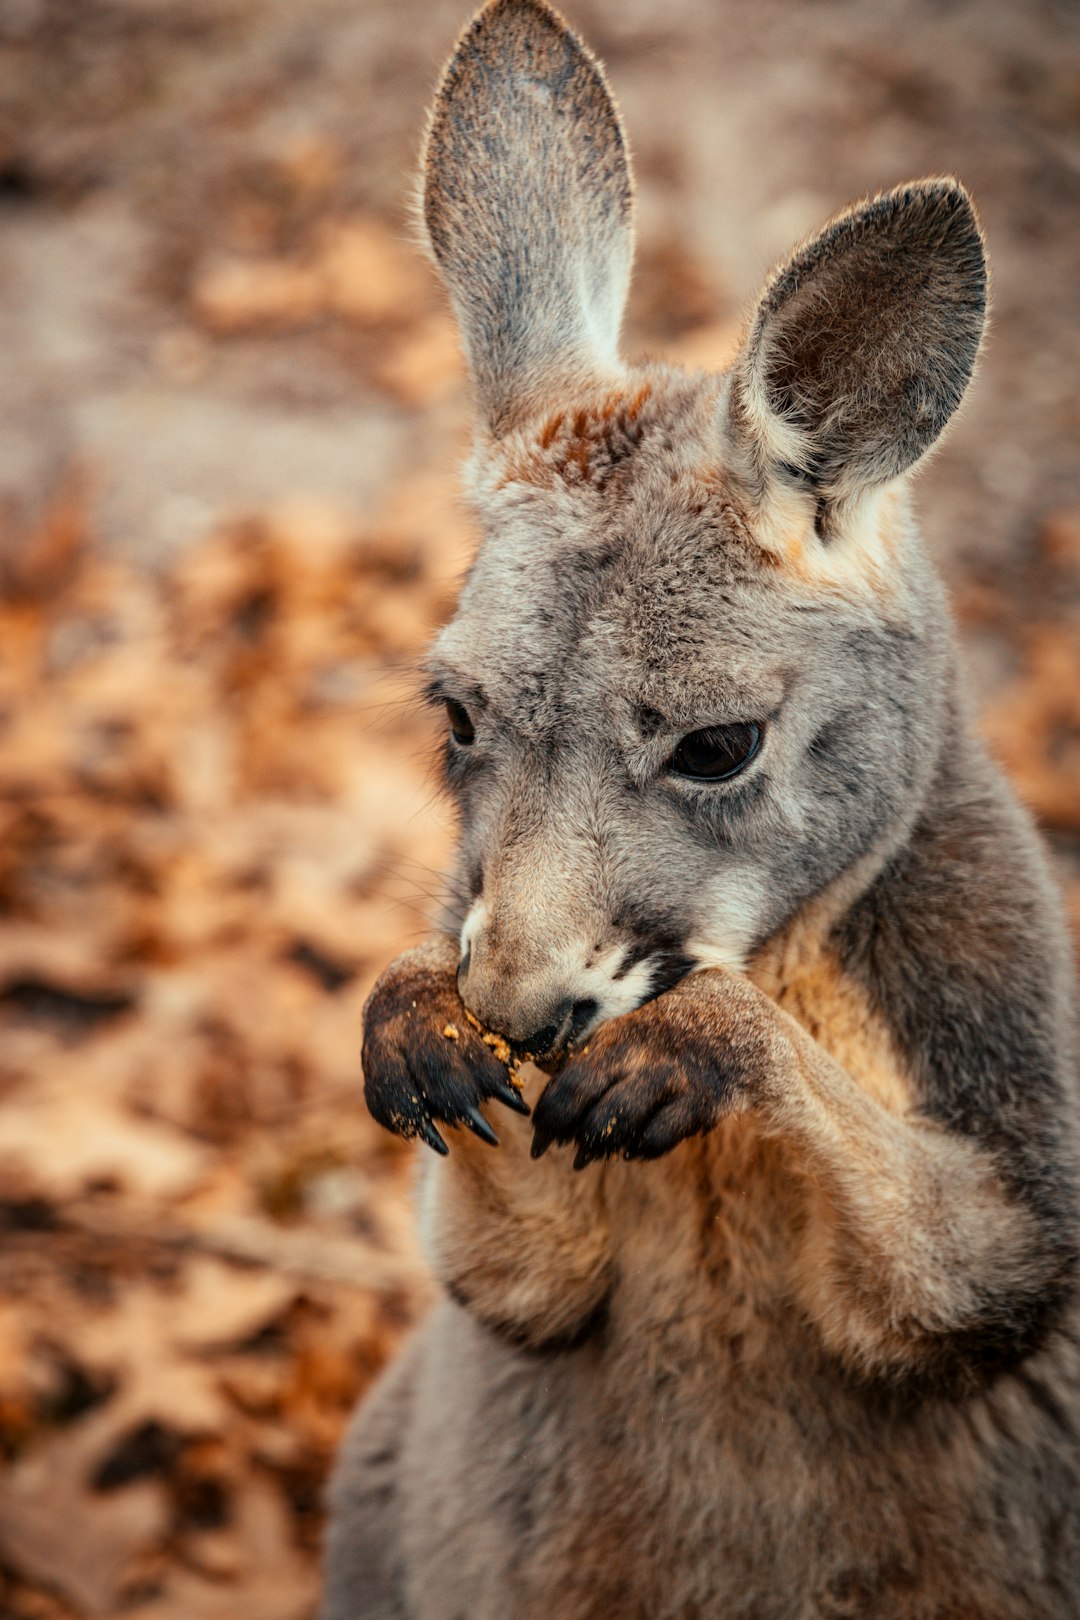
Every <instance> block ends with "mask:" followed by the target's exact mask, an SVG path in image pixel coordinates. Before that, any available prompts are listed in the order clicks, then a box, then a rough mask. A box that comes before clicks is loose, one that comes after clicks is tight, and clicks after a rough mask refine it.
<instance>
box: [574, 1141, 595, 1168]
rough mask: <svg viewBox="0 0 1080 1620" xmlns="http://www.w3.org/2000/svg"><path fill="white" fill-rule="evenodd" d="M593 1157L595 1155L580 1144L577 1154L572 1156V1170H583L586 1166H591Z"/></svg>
mask: <svg viewBox="0 0 1080 1620" xmlns="http://www.w3.org/2000/svg"><path fill="white" fill-rule="evenodd" d="M595 1157H596V1155H595V1154H594V1153H593V1152H592V1151H591V1149H590V1148H587V1147H586V1146H585V1144H584V1143H582V1145H581V1146H580V1147H579V1148H578V1150H577V1152H576V1153H575V1154H574V1169H575V1170H584V1169H585V1166H586V1165H588V1164H592V1162H593V1159H594V1158H595Z"/></svg>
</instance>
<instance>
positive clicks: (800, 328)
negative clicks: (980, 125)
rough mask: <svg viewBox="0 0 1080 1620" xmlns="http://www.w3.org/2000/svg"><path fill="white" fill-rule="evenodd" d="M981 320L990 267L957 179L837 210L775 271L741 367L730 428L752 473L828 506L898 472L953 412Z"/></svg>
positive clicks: (924, 183)
mask: <svg viewBox="0 0 1080 1620" xmlns="http://www.w3.org/2000/svg"><path fill="white" fill-rule="evenodd" d="M985 314H986V262H985V258H984V254H983V244H982V234H981V232H980V230H979V225H978V221H977V220H976V218H975V213H974V210H973V208H972V206H971V201H970V199H969V197H968V195H967V193H966V192H965V190H964V189H963V187H962V186H961V185H959V184H958V183H957V182H956V181H955V180H951V179H941V180H922V181H916V182H913V183H912V184H910V185H906V186H900V187H898V188H897V190H895V191H890V192H887V193H886V194H884V195H883V196H880V197H875V198H874V199H873V200H872V201H871V202H867V203H863V204H862V205H861V206H860V207H857V208H853V209H851V210H849V211H848V212H847V213H845V214H841V215H840V217H839V218H838V219H835V220H834V221H833V222H832V224H831V225H827V226H826V227H825V229H824V231H822V233H821V234H820V236H817V237H815V238H814V239H813V240H812V241H811V242H809V243H807V245H806V246H805V247H803V248H801V249H800V250H799V252H798V253H796V254H795V257H794V258H793V259H791V260H789V262H788V263H787V264H786V265H784V266H782V268H781V269H780V270H778V271H777V272H776V274H775V275H774V276H773V278H772V280H771V281H770V282H769V284H768V285H767V286H766V288H765V291H764V293H763V295H762V298H761V302H760V303H759V305H758V308H757V312H756V314H755V316H754V319H753V322H752V323H751V327H750V332H749V335H748V337H747V341H746V347H745V349H744V350H743V353H742V355H741V356H740V358H739V360H738V361H737V362H736V367H735V372H734V376H733V387H732V393H731V417H732V427H733V429H734V431H735V433H736V436H737V437H738V438H740V439H741V440H742V441H743V443H744V444H748V446H749V447H750V449H751V451H752V453H753V455H754V459H755V460H756V462H757V465H758V470H759V472H760V473H761V474H762V475H764V476H767V475H768V473H769V471H770V469H771V470H773V471H775V470H776V469H777V468H780V467H782V468H783V469H784V470H785V472H786V473H787V474H789V475H793V476H794V477H796V478H797V479H798V480H799V482H800V483H803V484H805V485H807V486H808V487H810V488H812V489H813V490H814V491H815V492H816V493H817V495H818V498H819V501H820V502H823V503H830V502H833V501H837V500H842V499H844V498H845V497H847V496H850V495H855V494H858V493H859V491H860V490H862V489H866V488H872V487H873V486H875V485H878V484H884V483H886V482H888V480H890V479H892V478H896V477H898V476H899V474H900V473H903V472H906V471H907V469H908V468H909V467H910V466H912V465H913V464H914V463H915V462H916V461H917V460H918V459H919V457H920V456H921V455H922V454H923V452H924V451H925V450H927V449H928V448H929V447H930V445H931V444H932V443H933V442H934V440H935V439H936V438H937V436H938V434H939V433H940V432H941V430H942V428H943V427H944V426H945V424H946V422H947V421H948V420H949V417H950V416H951V415H952V413H953V411H954V410H955V409H956V407H957V405H958V404H959V403H960V399H961V396H962V395H963V392H964V390H965V388H966V387H967V384H968V380H969V379H970V377H971V372H972V368H973V366H974V364H975V356H976V353H977V352H978V348H979V341H980V338H981V336H982V329H983V322H984V319H985Z"/></svg>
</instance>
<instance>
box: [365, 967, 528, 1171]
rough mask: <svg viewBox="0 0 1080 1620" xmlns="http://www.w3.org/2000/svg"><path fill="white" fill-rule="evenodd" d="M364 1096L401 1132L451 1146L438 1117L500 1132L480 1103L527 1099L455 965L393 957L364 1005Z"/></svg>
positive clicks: (515, 1105) (517, 1104) (491, 1136)
mask: <svg viewBox="0 0 1080 1620" xmlns="http://www.w3.org/2000/svg"><path fill="white" fill-rule="evenodd" d="M363 1065H364V1096H365V1099H366V1101H367V1105H368V1108H369V1110H370V1111H371V1114H372V1116H373V1117H374V1118H375V1119H376V1120H377V1121H378V1123H379V1124H380V1125H383V1126H385V1127H386V1129H387V1130H389V1131H393V1132H394V1133H395V1134H396V1135H398V1136H404V1137H420V1138H421V1139H422V1140H423V1141H425V1142H426V1143H427V1144H428V1146H429V1147H431V1148H434V1150H435V1151H436V1152H437V1153H446V1152H448V1151H449V1150H448V1148H447V1146H446V1143H445V1141H444V1140H443V1138H442V1136H441V1135H440V1134H439V1131H438V1129H437V1128H436V1125H435V1121H436V1120H441V1121H442V1122H443V1123H445V1124H447V1125H464V1126H465V1127H466V1128H467V1129H468V1130H470V1131H472V1133H473V1134H474V1136H478V1137H479V1138H480V1139H481V1141H484V1142H488V1143H490V1144H491V1145H492V1146H493V1147H495V1146H497V1145H498V1140H499V1139H498V1137H497V1136H496V1134H495V1132H494V1131H493V1130H492V1128H491V1126H490V1125H489V1124H488V1122H487V1120H486V1119H485V1118H484V1115H483V1114H482V1113H481V1111H480V1107H481V1104H482V1103H485V1102H501V1103H504V1104H505V1105H506V1107H507V1108H511V1109H513V1110H514V1112H515V1113H518V1114H527V1113H528V1112H529V1107H528V1104H527V1103H526V1102H525V1100H524V1098H523V1097H522V1095H521V1093H520V1092H519V1091H518V1090H517V1089H516V1088H515V1086H514V1085H513V1084H512V1082H511V1080H510V1077H509V1073H508V1071H507V1068H506V1066H505V1065H504V1064H502V1063H500V1062H499V1061H498V1059H497V1058H496V1057H495V1056H494V1054H493V1053H492V1052H491V1050H490V1048H489V1047H488V1046H486V1045H485V1044H484V1042H483V1040H482V1039H481V1037H480V1033H479V1032H478V1031H477V1030H476V1028H475V1027H474V1026H473V1025H472V1024H471V1023H470V1022H469V1020H468V1018H467V1017H466V1014H465V1009H464V1007H463V1006H462V1004H461V1000H460V998H459V996H458V993H457V985H456V982H455V977H454V973H453V971H452V970H448V971H441V970H437V969H434V968H432V967H431V966H428V965H411V964H409V965H405V964H401V963H396V964H393V965H392V966H391V967H390V968H389V969H388V970H387V972H386V973H385V974H384V975H383V977H382V978H381V979H380V980H379V982H378V984H377V985H376V986H375V989H374V990H373V991H372V993H371V996H370V998H369V999H368V1003H367V1006H366V1008H365V1010H364V1049H363Z"/></svg>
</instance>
